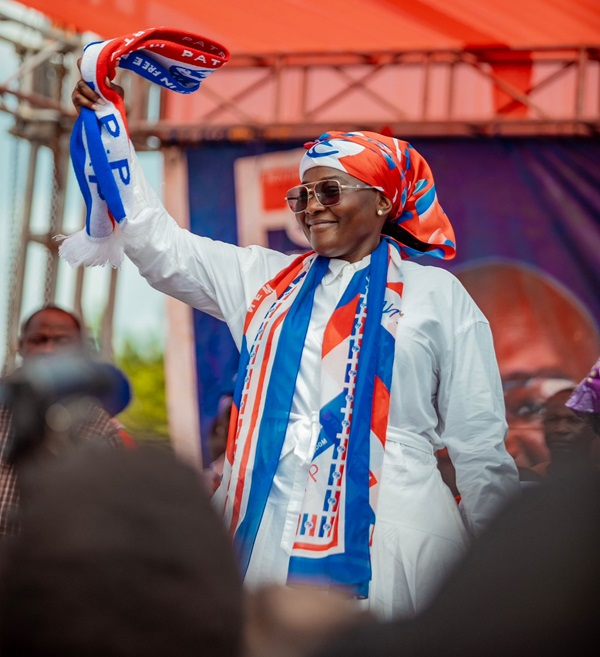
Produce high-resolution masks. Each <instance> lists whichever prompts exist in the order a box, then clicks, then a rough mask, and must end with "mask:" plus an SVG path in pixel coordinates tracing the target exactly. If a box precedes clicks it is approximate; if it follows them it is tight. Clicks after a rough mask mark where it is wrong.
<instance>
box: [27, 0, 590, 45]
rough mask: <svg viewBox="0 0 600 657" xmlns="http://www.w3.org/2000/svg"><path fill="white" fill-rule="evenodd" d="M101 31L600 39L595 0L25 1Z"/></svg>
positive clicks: (307, 37)
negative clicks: (165, 29)
mask: <svg viewBox="0 0 600 657" xmlns="http://www.w3.org/2000/svg"><path fill="white" fill-rule="evenodd" d="M21 4H24V5H26V6H28V7H31V8H33V9H36V10H39V11H41V12H42V13H44V14H45V15H46V16H48V17H49V18H51V19H52V20H53V21H55V22H56V23H57V24H58V25H61V26H62V27H64V28H67V29H72V30H74V31H78V32H93V33H95V34H98V35H99V36H101V37H102V38H103V39H107V38H112V37H116V36H121V35H122V34H127V33H129V32H134V31H136V30H138V29H142V28H147V27H157V26H165V27H173V28H182V27H183V26H185V29H186V30H188V31H190V32H196V33H198V34H200V35H203V36H206V37H209V38H212V39H216V40H217V41H220V42H222V43H224V44H225V45H226V46H227V47H228V48H229V49H230V50H231V52H232V54H233V56H234V57H235V55H236V54H257V53H281V52H288V53H289V52H293V53H309V52H312V53H315V52H319V53H321V52H366V51H371V52H372V51H389V50H393V51H398V50H411V49H423V48H435V49H440V48H442V49H444V48H449V49H467V50H468V49H479V48H489V47H507V48H524V49H528V48H533V47H546V46H548V47H554V46H556V45H565V46H566V45H569V46H575V45H593V44H596V43H598V42H600V3H598V2H597V0H453V1H452V2H448V1H447V0H328V1H327V2H323V0H301V1H299V0H227V1H226V2H221V3H213V2H202V1H201V2H189V0H129V1H128V2H118V1H117V0H61V2H56V0H27V1H24V2H22V3H21Z"/></svg>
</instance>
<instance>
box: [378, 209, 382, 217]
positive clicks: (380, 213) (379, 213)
mask: <svg viewBox="0 0 600 657" xmlns="http://www.w3.org/2000/svg"><path fill="white" fill-rule="evenodd" d="M377 214H378V215H379V216H380V217H381V215H382V214H383V210H381V209H379V210H377Z"/></svg>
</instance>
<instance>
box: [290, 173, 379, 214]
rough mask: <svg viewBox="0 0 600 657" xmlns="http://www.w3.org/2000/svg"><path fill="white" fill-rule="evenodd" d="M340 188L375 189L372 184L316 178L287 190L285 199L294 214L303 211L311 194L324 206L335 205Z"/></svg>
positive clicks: (338, 198) (340, 196) (339, 194)
mask: <svg viewBox="0 0 600 657" xmlns="http://www.w3.org/2000/svg"><path fill="white" fill-rule="evenodd" d="M311 188H312V189H311ZM342 189H375V187H373V185H342V183H341V182H339V181H338V180H318V181H317V182H315V183H310V185H298V186H297V187H292V189H290V190H288V193H287V194H286V195H285V200H286V201H287V202H288V205H289V206H290V210H291V211H292V212H293V213H294V214H300V213H301V212H305V211H306V208H307V207H308V201H309V200H310V197H311V195H313V194H314V195H315V196H316V197H317V201H319V203H320V204H321V205H323V206H325V207H331V206H332V205H337V204H338V203H339V202H340V200H341V198H342Z"/></svg>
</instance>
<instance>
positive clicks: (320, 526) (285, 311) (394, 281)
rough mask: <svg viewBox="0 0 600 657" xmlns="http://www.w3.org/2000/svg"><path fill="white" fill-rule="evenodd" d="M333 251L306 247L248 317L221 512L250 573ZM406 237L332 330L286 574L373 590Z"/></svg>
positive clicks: (361, 280) (347, 302) (389, 247)
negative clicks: (372, 553) (327, 254)
mask: <svg viewBox="0 0 600 657" xmlns="http://www.w3.org/2000/svg"><path fill="white" fill-rule="evenodd" d="M328 263H329V260H328V259H327V258H324V257H322V256H317V255H316V254H314V253H312V252H311V253H309V254H305V255H302V256H300V257H298V258H297V259H296V260H294V262H293V263H292V264H291V265H290V266H289V267H288V268H287V269H285V270H283V271H282V272H281V273H280V274H279V275H278V276H276V277H275V278H274V279H273V280H272V281H270V282H269V283H267V284H266V285H265V286H263V287H262V289H261V290H260V292H259V293H258V295H257V296H256V298H255V299H254V301H253V303H252V306H251V308H250V310H249V312H248V315H247V318H246V326H245V332H244V339H243V344H242V350H241V362H240V369H239V373H238V379H237V389H236V391H235V396H234V407H233V409H232V415H231V424H230V437H229V441H228V448H227V459H226V466H225V468H224V478H223V482H222V485H223V486H225V487H226V492H227V494H226V498H225V507H224V509H223V510H224V515H225V518H226V521H227V523H228V526H229V530H230V533H231V535H232V536H233V538H234V542H235V544H236V547H237V549H238V552H239V556H240V561H241V566H242V570H243V571H244V572H245V570H246V568H247V566H248V564H249V561H250V557H251V554H252V549H253V546H254V542H255V539H256V535H257V532H258V528H259V524H260V521H261V518H262V515H263V510H264V507H265V504H266V502H267V498H268V496H269V491H270V489H271V485H272V482H273V477H274V476H275V471H276V469H277V465H278V462H279V457H280V453H281V448H282V446H283V441H284V438H285V434H286V431H287V428H288V425H289V414H290V409H291V406H292V398H293V395H294V389H295V385H296V381H295V379H296V375H297V372H298V370H299V367H300V358H301V355H302V351H303V348H304V342H305V338H306V333H307V330H308V324H309V320H310V314H311V310H312V306H313V299H314V294H315V290H316V288H317V286H318V285H319V283H320V282H321V279H322V278H323V276H324V274H325V273H326V272H327V269H328ZM400 263H401V256H400V253H399V245H398V244H397V243H395V242H394V241H393V240H391V239H390V238H385V239H384V240H382V242H381V244H380V245H379V247H378V248H377V249H376V250H375V251H374V252H373V254H372V255H371V262H370V264H369V265H368V266H367V267H366V268H364V269H361V270H359V271H357V272H356V273H355V275H354V277H353V278H352V280H351V282H350V284H349V285H348V288H347V289H346V291H345V292H344V294H343V295H342V298H341V300H340V301H339V303H338V305H337V307H336V309H335V311H334V312H333V314H332V316H331V318H330V320H329V322H328V324H327V327H326V329H325V334H324V339H323V347H322V354H321V356H322V368H321V382H320V390H321V411H320V424H321V429H320V434H319V437H318V440H317V444H316V450H315V453H314V455H313V457H312V463H311V466H310V470H309V472H310V475H309V477H308V480H307V482H306V491H305V494H304V500H303V505H302V510H301V512H300V514H299V517H298V526H297V531H296V539H295V542H294V546H293V549H292V557H291V560H290V565H289V577H288V579H289V581H290V582H296V581H298V582H304V583H306V582H312V583H316V584H319V585H327V586H330V585H333V586H340V587H345V588H347V589H349V590H351V591H352V592H353V593H354V594H356V595H359V596H362V597H366V596H367V593H368V586H369V581H370V579H371V570H370V559H369V549H370V547H369V546H370V540H371V534H372V531H373V527H374V524H375V509H376V505H377V493H378V490H379V488H378V484H379V480H380V473H381V466H382V462H383V453H384V448H385V437H386V429H387V417H388V410H389V391H390V386H391V379H392V369H393V354H394V343H395V331H396V326H397V323H398V318H399V317H400V315H401V295H402V273H401V266H400Z"/></svg>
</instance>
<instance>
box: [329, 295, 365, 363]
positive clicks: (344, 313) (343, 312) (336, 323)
mask: <svg viewBox="0 0 600 657" xmlns="http://www.w3.org/2000/svg"><path fill="white" fill-rule="evenodd" d="M359 300H360V295H358V294H357V295H356V296H355V297H354V299H352V300H351V301H349V302H348V303H347V304H346V305H345V306H342V307H341V308H338V309H337V310H336V311H335V312H334V313H333V314H332V315H331V319H330V320H329V322H327V326H326V327H325V334H324V335H323V352H322V358H325V356H327V354H328V353H329V352H330V351H332V350H333V349H335V347H337V346H338V345H339V344H341V343H342V342H344V340H347V339H348V336H349V335H350V333H351V332H352V327H353V326H354V319H355V317H356V308H357V307H358V302H359Z"/></svg>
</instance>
